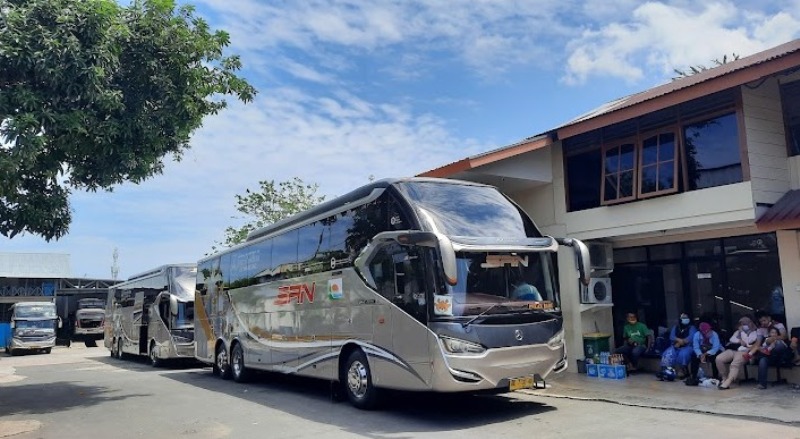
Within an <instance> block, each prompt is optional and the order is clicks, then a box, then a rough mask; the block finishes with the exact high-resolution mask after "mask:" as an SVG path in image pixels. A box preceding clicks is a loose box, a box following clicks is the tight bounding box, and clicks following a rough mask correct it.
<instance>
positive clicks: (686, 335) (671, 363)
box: [661, 312, 697, 379]
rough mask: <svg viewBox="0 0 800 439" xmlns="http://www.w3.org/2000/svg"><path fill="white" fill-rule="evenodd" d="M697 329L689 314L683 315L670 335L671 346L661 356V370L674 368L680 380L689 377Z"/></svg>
mask: <svg viewBox="0 0 800 439" xmlns="http://www.w3.org/2000/svg"><path fill="white" fill-rule="evenodd" d="M696 332H697V328H695V326H694V325H693V324H692V319H691V317H689V314H688V313H685V312H683V313H681V315H680V318H679V320H678V323H677V324H676V325H675V326H673V327H672V330H671V331H670V333H669V341H670V346H669V347H668V348H667V349H666V350H665V351H664V353H663V354H661V369H662V370H664V369H669V368H673V369H674V370H675V372H676V374H677V378H678V379H684V378H685V377H686V375H688V373H687V372H688V369H689V363H690V362H691V361H692V339H693V337H694V334H695V333H696Z"/></svg>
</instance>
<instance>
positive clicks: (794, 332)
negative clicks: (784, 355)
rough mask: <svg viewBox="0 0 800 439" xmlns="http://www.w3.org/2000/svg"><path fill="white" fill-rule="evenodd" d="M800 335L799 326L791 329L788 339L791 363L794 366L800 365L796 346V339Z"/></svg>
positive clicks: (799, 355) (799, 351)
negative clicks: (790, 336)
mask: <svg viewBox="0 0 800 439" xmlns="http://www.w3.org/2000/svg"><path fill="white" fill-rule="evenodd" d="M798 337H800V328H794V329H792V338H791V339H790V340H789V349H791V350H792V363H794V365H795V366H800V348H798V343H797V339H798Z"/></svg>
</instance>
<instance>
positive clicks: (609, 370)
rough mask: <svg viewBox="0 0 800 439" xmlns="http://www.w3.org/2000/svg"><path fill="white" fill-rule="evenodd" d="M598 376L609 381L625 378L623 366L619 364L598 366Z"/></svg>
mask: <svg viewBox="0 0 800 439" xmlns="http://www.w3.org/2000/svg"><path fill="white" fill-rule="evenodd" d="M597 366H598V371H597V373H598V376H599V377H600V378H606V379H610V380H624V379H625V378H626V377H627V375H628V374H627V373H626V371H625V366H624V365H620V364H598V365H597Z"/></svg>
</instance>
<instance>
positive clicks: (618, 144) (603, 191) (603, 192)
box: [600, 136, 639, 206]
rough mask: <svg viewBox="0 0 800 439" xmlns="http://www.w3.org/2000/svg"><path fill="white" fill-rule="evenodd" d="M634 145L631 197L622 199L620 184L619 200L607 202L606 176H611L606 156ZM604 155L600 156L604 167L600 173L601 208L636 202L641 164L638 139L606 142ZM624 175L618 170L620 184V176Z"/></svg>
mask: <svg viewBox="0 0 800 439" xmlns="http://www.w3.org/2000/svg"><path fill="white" fill-rule="evenodd" d="M627 144H633V169H632V171H633V182H632V184H633V187H632V188H631V195H630V196H628V197H624V198H623V197H620V196H619V184H617V198H615V199H613V200H606V199H605V197H606V176H607V175H609V174H607V173H606V154H607V153H608V151H610V150H612V149H615V148H616V149H619V148H621V147H622V146H623V145H627ZM602 151H603V152H602V154H601V155H600V165H601V166H602V167H603V168H602V172H601V173H600V205H601V206H608V205H613V204H620V203H625V202H628V201H633V200H636V197H637V195H638V181H639V179H638V177H637V174H638V169H637V167H638V163H639V148H638V137H636V136H634V137H626V138H622V139H616V140H615V141H613V142H605V143H604V144H603V147H602ZM620 174H622V172H621V171H619V170H617V172H616V175H617V178H618V180H617V182H618V183H619V175H620Z"/></svg>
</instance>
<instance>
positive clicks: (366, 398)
mask: <svg viewBox="0 0 800 439" xmlns="http://www.w3.org/2000/svg"><path fill="white" fill-rule="evenodd" d="M342 375H343V377H342V378H343V379H342V384H343V387H344V391H345V393H346V394H347V399H349V400H350V403H351V404H353V405H354V406H355V407H356V408H359V409H362V410H371V409H374V408H375V407H377V405H378V389H376V388H375V386H374V385H373V384H372V372H371V371H370V368H369V362H368V361H367V356H366V355H365V354H364V352H363V351H362V350H361V349H357V350H355V351H353V352H351V353H350V355H349V356H348V357H347V362H346V363H345V365H344V370H343V374H342Z"/></svg>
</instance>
